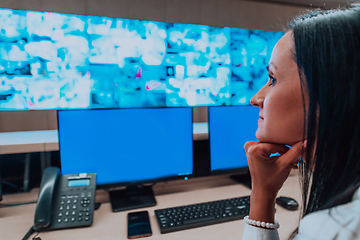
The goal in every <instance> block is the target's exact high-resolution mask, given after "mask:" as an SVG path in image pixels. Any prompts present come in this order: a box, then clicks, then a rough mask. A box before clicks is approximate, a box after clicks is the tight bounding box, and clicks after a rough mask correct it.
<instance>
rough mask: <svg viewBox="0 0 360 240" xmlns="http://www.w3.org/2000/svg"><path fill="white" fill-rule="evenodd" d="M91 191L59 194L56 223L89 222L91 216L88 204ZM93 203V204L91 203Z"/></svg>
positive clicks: (79, 223) (84, 223)
mask: <svg viewBox="0 0 360 240" xmlns="http://www.w3.org/2000/svg"><path fill="white" fill-rule="evenodd" d="M91 197H92V195H91V193H90V192H88V193H81V194H80V195H79V194H74V195H72V194H69V195H63V196H61V200H60V202H59V208H58V213H57V216H56V218H57V221H56V222H57V223H58V224H71V223H76V222H77V223H78V224H77V225H82V224H81V222H82V223H83V225H86V224H87V222H90V220H91V217H92V211H91V210H90V209H92V207H91V206H90V204H91V203H92V201H91V200H90V198H91ZM91 205H93V204H91Z"/></svg>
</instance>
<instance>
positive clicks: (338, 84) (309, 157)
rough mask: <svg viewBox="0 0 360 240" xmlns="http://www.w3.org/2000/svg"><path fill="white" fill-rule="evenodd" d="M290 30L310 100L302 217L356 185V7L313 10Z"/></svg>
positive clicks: (359, 108)
mask: <svg viewBox="0 0 360 240" xmlns="http://www.w3.org/2000/svg"><path fill="white" fill-rule="evenodd" d="M289 27H290V30H291V31H292V32H293V37H294V42H295V49H294V50H295V59H296V62H297V65H298V67H299V74H300V78H301V85H302V90H303V98H304V99H305V98H308V99H309V102H308V106H307V107H308V108H305V106H304V109H307V110H306V111H305V110H304V111H305V113H306V114H305V116H306V117H305V127H304V129H305V133H304V135H306V137H307V148H306V158H305V159H306V162H303V163H301V165H300V172H301V177H302V188H303V210H302V215H303V216H305V215H307V214H309V213H312V212H315V211H318V210H322V209H326V208H331V207H334V206H337V205H339V204H343V203H346V202H349V201H351V198H352V195H353V194H354V192H355V190H356V189H357V188H358V186H360V5H357V4H355V5H353V6H351V7H349V8H346V9H336V10H327V11H313V12H311V13H308V14H306V15H303V16H300V17H298V18H297V19H295V20H293V21H292V22H291V23H290V25H289ZM314 153H315V154H314ZM311 162H314V164H315V165H314V167H312V166H311V164H309V163H311Z"/></svg>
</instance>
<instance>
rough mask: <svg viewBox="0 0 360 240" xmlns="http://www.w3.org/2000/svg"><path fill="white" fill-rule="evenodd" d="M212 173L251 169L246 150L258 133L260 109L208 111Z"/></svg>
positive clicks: (240, 107)
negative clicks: (245, 147)
mask: <svg viewBox="0 0 360 240" xmlns="http://www.w3.org/2000/svg"><path fill="white" fill-rule="evenodd" d="M208 117H209V120H208V122H209V142H210V165H211V172H212V173H216V172H240V171H243V170H247V169H248V163H247V159H246V154H245V150H244V144H245V143H246V142H247V141H257V139H256V136H255V133H256V130H257V127H258V125H257V121H258V119H259V108H256V107H253V106H218V107H209V108H208Z"/></svg>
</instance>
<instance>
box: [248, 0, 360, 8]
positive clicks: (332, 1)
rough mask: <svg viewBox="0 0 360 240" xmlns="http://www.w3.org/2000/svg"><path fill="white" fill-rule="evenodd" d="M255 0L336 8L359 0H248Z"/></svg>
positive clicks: (258, 0)
mask: <svg viewBox="0 0 360 240" xmlns="http://www.w3.org/2000/svg"><path fill="white" fill-rule="evenodd" d="M250 1H257V2H270V3H279V4H287V5H294V6H302V7H313V8H319V7H320V8H326V9H328V8H337V7H341V6H346V5H349V4H351V3H354V2H360V1H359V0H348V1H341V0H250Z"/></svg>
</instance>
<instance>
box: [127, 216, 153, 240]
mask: <svg viewBox="0 0 360 240" xmlns="http://www.w3.org/2000/svg"><path fill="white" fill-rule="evenodd" d="M151 235H152V232H151V225H150V219H149V213H148V211H142V212H132V213H128V239H134V238H141V237H149V236H151Z"/></svg>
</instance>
